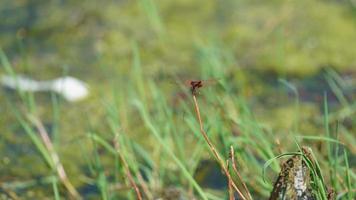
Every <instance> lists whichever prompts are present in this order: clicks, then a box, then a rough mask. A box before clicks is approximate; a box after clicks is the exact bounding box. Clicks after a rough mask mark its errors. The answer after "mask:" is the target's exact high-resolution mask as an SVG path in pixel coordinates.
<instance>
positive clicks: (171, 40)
mask: <svg viewBox="0 0 356 200" xmlns="http://www.w3.org/2000/svg"><path fill="white" fill-rule="evenodd" d="M0 47H1V48H2V50H3V51H4V52H5V54H6V56H7V58H8V60H9V61H10V63H11V65H12V68H13V70H14V71H15V72H16V73H17V74H25V75H27V76H29V77H32V78H34V79H36V80H48V79H53V78H57V77H59V76H63V75H70V76H74V77H77V78H79V79H81V80H83V81H85V82H86V83H88V85H89V86H90V95H89V97H88V98H87V99H85V100H84V101H81V102H75V103H69V102H66V101H65V100H62V99H60V98H59V100H58V102H59V103H58V105H57V106H55V108H56V109H57V110H56V109H54V110H53V98H52V100H51V95H50V94H47V93H39V94H35V96H34V98H35V100H36V113H37V115H38V116H39V117H40V118H41V120H42V121H43V123H44V124H45V126H46V127H47V128H48V130H49V132H50V133H51V132H53V135H51V136H52V139H53V142H54V144H55V146H56V150H57V151H58V154H59V155H60V157H61V160H62V162H63V165H64V166H65V168H66V169H67V173H68V174H69V177H70V179H71V181H72V182H73V184H74V185H75V186H76V187H77V188H78V190H79V191H80V193H81V194H82V195H83V196H84V197H85V198H88V199H89V198H94V199H95V198H97V197H98V196H100V189H98V188H97V187H96V186H95V181H94V180H95V178H93V177H95V176H92V175H91V174H90V172H89V171H90V170H89V169H88V168H90V167H88V165H87V160H88V159H89V160H90V157H91V154H90V153H88V152H90V151H91V150H92V149H93V147H92V142H91V141H90V140H89V139H85V137H86V135H87V133H88V132H90V131H91V132H97V133H102V137H103V138H105V139H107V140H110V138H111V137H112V135H111V134H106V133H107V132H109V131H110V127H109V126H107V124H106V123H104V121H105V120H104V119H106V118H108V115H110V112H109V111H108V109H107V108H108V106H107V105H108V104H111V102H116V97H117V98H118V99H119V103H118V104H120V105H121V107H120V106H119V110H120V111H119V113H120V114H119V115H120V122H118V123H120V125H119V126H120V127H121V129H123V130H125V132H126V134H127V137H128V139H129V140H132V141H135V143H138V144H140V145H142V146H143V147H144V148H146V151H147V152H146V153H148V154H151V153H152V154H153V155H152V158H151V159H152V160H153V161H157V158H158V157H159V155H160V154H159V153H158V152H159V151H158V150H152V149H155V148H154V147H155V145H156V144H157V142H156V141H155V140H154V139H152V138H151V137H150V136H149V135H150V133H149V131H148V130H147V129H146V128H145V127H144V123H143V122H142V120H141V118H140V117H139V116H138V114H137V110H135V108H133V106H132V104H133V103H132V99H135V98H139V99H141V100H142V102H144V104H145V105H146V106H147V107H148V110H149V111H150V112H151V113H150V114H152V113H155V112H156V110H155V108H156V107H154V106H153V108H152V109H149V108H150V107H151V106H152V105H153V104H154V103H155V101H157V99H155V94H151V92H152V91H156V90H157V91H160V92H161V93H160V94H161V95H162V96H161V98H165V99H166V100H167V104H168V105H167V106H168V109H170V110H173V112H174V115H175V117H174V118H175V119H177V120H178V121H179V120H181V121H184V120H185V119H184V118H185V117H186V116H185V115H186V112H187V111H186V110H187V109H186V108H184V109H183V108H181V107H180V106H179V105H178V106H177V104H176V103H175V100H176V99H177V98H178V97H179V93H180V92H181V87H180V86H179V85H178V84H172V82H175V81H176V80H175V79H176V78H178V79H209V78H216V79H219V80H220V84H219V85H217V86H216V87H213V88H211V90H212V91H213V93H210V96H213V97H212V98H213V99H211V98H209V95H208V94H206V93H204V91H202V96H203V97H202V99H203V100H202V101H203V104H204V105H202V107H203V110H204V109H205V111H206V113H207V114H206V117H207V118H209V120H208V119H207V120H208V121H209V122H210V121H211V120H213V119H211V118H212V117H214V116H215V115H219V116H220V114H219V112H221V116H220V117H218V119H219V120H222V121H224V119H226V118H224V116H225V115H228V116H230V115H237V116H239V115H240V113H232V112H231V113H230V111H231V110H226V109H227V108H229V106H231V105H230V104H229V102H230V101H228V100H226V99H225V97H226V96H232V97H235V96H236V97H239V98H240V97H241V98H243V99H244V100H245V102H246V105H247V107H249V108H250V109H251V112H252V113H254V116H255V119H256V121H258V122H259V123H260V124H261V127H263V128H262V129H263V130H264V131H266V132H269V133H273V134H272V135H273V136H275V137H276V141H277V140H278V141H282V142H281V143H282V145H281V147H280V148H281V149H280V150H281V152H278V151H277V150H276V149H277V148H276V149H274V150H276V151H275V152H274V153H275V154H276V155H277V154H278V153H282V152H285V151H295V150H296V148H295V145H294V142H293V137H292V136H291V135H289V134H287V133H289V132H290V131H291V130H295V129H294V128H295V124H296V123H297V122H296V121H295V118H298V120H299V121H298V126H299V129H298V134H301V135H323V134H324V126H323V125H322V121H323V112H324V109H323V103H324V95H326V97H327V98H326V99H327V102H328V105H329V107H330V108H329V111H330V113H331V115H330V120H331V121H332V123H334V124H338V123H339V125H338V126H339V127H340V128H339V131H340V133H339V134H338V138H337V139H340V141H341V142H342V143H344V144H345V148H347V149H348V150H349V151H350V154H351V155H350V157H351V160H350V165H351V169H352V170H353V172H354V170H355V162H356V161H355V159H354V155H355V152H356V149H355V125H356V121H355V120H356V118H355V111H356V104H355V97H356V95H355V94H356V1H354V0H298V1H292V0H287V1H282V0H271V1H256V0H224V1H219V0H174V1H169V0H103V1H94V0H86V1H74V0H51V1H42V0H2V1H1V2H0ZM3 74H5V70H4V68H1V69H0V75H3ZM140 83H141V85H140ZM152 85H154V88H156V89H154V90H153V89H152V87H153V86H152ZM293 89H296V91H298V95H297V96H296V95H295V91H294V90H293ZM150 91H151V92H150ZM212 94H214V95H212ZM204 95H205V98H204ZM215 95H216V96H217V97H215ZM177 96H178V97H177ZM209 99H210V100H209ZM217 99H218V100H217ZM215 100H216V101H215ZM186 101H187V102H188V103H187V104H188V107H189V105H190V104H189V101H190V99H189V98H188V99H186ZM9 102H11V103H9ZM232 102H234V101H232ZM232 102H230V103H232ZM296 102H297V104H298V105H297V106H298V107H297V110H296ZM209 103H210V104H209ZM211 103H212V104H211ZM23 104H24V102H22V101H21V100H20V98H19V97H18V95H16V93H14V92H11V91H8V90H6V89H3V90H1V91H0V113H1V116H0V130H1V133H0V186H2V188H3V191H5V189H4V188H7V189H6V191H8V190H11V191H14V192H15V193H17V195H19V196H20V197H22V198H24V199H39V198H40V199H45V198H48V199H51V198H52V192H51V187H52V186H51V185H50V184H48V183H46V180H45V178H46V177H47V176H48V175H49V174H51V173H53V171H51V170H49V169H48V168H47V166H46V164H45V163H44V161H43V159H42V158H41V156H40V155H39V154H38V152H37V151H36V150H35V147H34V146H33V144H32V143H31V140H29V138H28V136H27V135H26V134H25V133H24V132H25V131H24V130H23V128H22V127H21V125H20V123H19V122H18V120H17V119H16V116H15V114H14V111H13V105H15V107H17V106H18V107H19V109H20V110H23V109H22V107H21V106H23ZM114 104H115V103H114ZM216 104H217V105H216ZM222 104H224V105H222ZM232 104H233V103H232ZM214 106H218V107H219V106H221V107H219V108H221V110H219V111H218V112H217V111H216V110H215V111H214ZM109 110H110V109H109ZM188 110H189V109H188ZM297 111H298V112H299V114H298V116H297V117H296V115H297V114H296V112H297ZM25 112H26V111H25ZM108 113H109V114H108ZM153 115H154V114H153ZM192 116H194V114H193V115H192ZM225 117H226V116H225ZM152 118H153V119H156V117H152ZM162 120H163V121H162ZM158 121H159V123H161V124H159V125H158V126H160V127H162V129H164V126H165V121H164V118H162V119H160V120H158ZM209 122H207V124H208V125H207V126H208V127H207V129H209V130H215V131H219V130H222V129H224V128H221V127H215V128H214V126H215V124H214V122H210V125H209ZM169 123H171V122H169ZM180 126H187V127H188V125H187V124H185V123H182V124H181V125H180ZM196 126H198V125H196ZM221 126H223V127H225V126H228V128H227V127H226V129H229V130H230V132H234V131H235V132H239V130H235V129H236V127H234V126H233V125H231V123H230V122H224V123H223V124H222V125H221ZM229 130H226V131H227V132H229ZM240 131H241V130H240ZM177 132H179V131H177ZM294 133H295V132H294ZM212 134H213V133H212ZM234 134H235V135H236V134H237V135H238V134H239V133H234ZM295 134H297V133H295ZM190 139H191V138H190ZM189 143H195V142H194V139H191V140H189V139H188V144H189ZM216 143H220V141H219V140H217V141H216ZM306 144H307V145H310V146H313V147H315V148H316V151H318V152H320V155H321V156H320V157H318V158H320V159H322V160H323V159H326V157H325V155H324V157H323V152H324V150H325V148H323V145H322V142H320V141H318V142H310V143H306ZM273 145H274V144H272V143H271V146H273ZM187 148H189V145H188V146H187ZM221 151H227V150H226V149H224V148H223V146H221ZM240 151H243V149H240ZM99 154H100V157H101V159H102V162H103V163H104V164H103V166H106V168H105V167H103V168H105V169H106V170H108V171H110V169H112V168H114V166H113V164H112V160H111V157H110V156H108V155H107V153H105V152H99ZM137 154H140V153H137ZM188 154H189V153H188ZM252 154H253V153H251V155H252ZM83 155H86V156H83ZM204 155H205V156H202V160H204V159H206V158H208V157H209V154H208V153H206V154H204ZM86 157H88V158H86ZM203 158H204V159H203ZM262 160H263V161H266V160H265V159H262ZM157 162H158V161H157ZM242 162H244V161H242ZM110 163H111V164H110ZM167 163H169V161H167ZM260 164H261V166H256V170H259V169H261V168H262V165H263V163H260ZM187 166H188V168H189V164H187ZM168 168H169V167H168ZM247 168H248V166H247V167H246V169H247ZM254 169H255V168H254ZM326 171H327V170H326ZM207 173H209V172H207ZM253 173H254V172H253V171H248V170H247V171H244V172H243V174H244V175H246V177H251V174H253ZM258 173H260V171H258ZM193 174H195V177H197V179H199V174H198V175H196V173H193ZM156 176H157V177H155V178H156V179H157V180H159V181H161V182H159V181H158V182H159V184H158V183H157V184H156V185H155V184H153V185H154V186H155V187H154V188H156V189H157V188H159V189H157V190H164V188H168V187H169V186H170V185H174V186H177V187H178V186H179V185H183V186H179V187H182V188H184V181H182V182H179V181H177V180H176V179H180V178H178V177H176V178H174V177H173V178H172V177H170V176H168V178H167V177H166V176H165V175H162V174H161V175H159V173H158V175H157V174H156ZM201 176H202V177H205V175H204V174H203V175H201ZM91 178H92V179H91ZM202 179H204V178H202ZM31 181H32V182H31ZM110 181H112V180H111V179H110V178H108V182H110ZM201 182H204V181H201ZM205 182H206V181H205ZM210 182H214V180H213V181H210ZM246 182H249V181H248V180H247V181H246ZM257 182H258V181H257ZM181 183H182V184H181ZM207 184H208V183H207ZM249 184H251V185H254V184H255V183H249ZM203 185H204V184H203ZM208 185H209V184H208ZM255 185H258V183H256V184H255ZM262 185H263V184H262ZM341 185H342V184H341ZM44 188H47V189H44ZM48 188H50V189H48ZM99 188H100V187H99ZM162 188H163V189H162ZM220 189H221V188H220ZM268 189H271V188H270V186H266V187H262V189H261V188H259V187H257V186H256V187H255V188H254V194H255V195H256V196H257V197H264V198H266V196H268ZM338 189H339V190H340V191H341V190H342V187H341V186H340V188H338ZM63 190H64V189H63ZM183 190H184V191H187V190H188V189H186V188H185V189H183ZM218 190H219V189H218ZM119 193H120V192H119ZM121 193H123V194H125V191H124V192H121ZM153 193H154V192H153ZM157 193H159V192H157ZM61 194H62V195H64V196H65V192H64V191H61ZM121 195H122V194H121ZM109 196H110V195H109ZM101 197H103V196H102V193H101ZM110 198H112V199H116V198H118V199H120V198H121V197H120V195H118V196H115V195H112V196H111V197H110ZM110 198H109V199H110ZM131 198H133V197H132V196H131ZM122 199H125V198H124V197H122Z"/></svg>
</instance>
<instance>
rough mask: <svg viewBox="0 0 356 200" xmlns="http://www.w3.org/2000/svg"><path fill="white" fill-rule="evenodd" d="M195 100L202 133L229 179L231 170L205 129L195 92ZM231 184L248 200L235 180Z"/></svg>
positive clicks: (242, 197) (244, 199)
mask: <svg viewBox="0 0 356 200" xmlns="http://www.w3.org/2000/svg"><path fill="white" fill-rule="evenodd" d="M193 101H194V108H195V112H196V114H197V117H198V121H199V125H200V133H201V134H202V135H203V137H204V139H205V141H206V143H207V144H208V146H209V149H210V150H211V152H212V153H213V155H214V157H215V159H216V161H218V163H219V164H220V167H221V169H222V170H223V171H224V173H225V175H226V177H227V178H228V180H230V179H231V176H230V173H229V171H228V170H227V168H226V166H225V163H224V160H223V159H222V158H221V156H220V155H219V153H218V151H217V150H216V149H215V146H214V145H213V143H212V142H211V141H210V139H209V137H208V135H207V134H206V132H205V131H204V127H203V122H202V120H201V116H200V110H199V106H198V101H197V98H196V96H195V94H194V93H193ZM231 185H232V187H233V188H234V189H235V190H236V192H237V193H238V194H239V195H240V197H241V199H243V200H246V197H245V196H244V195H243V194H242V193H241V191H240V190H239V189H238V187H237V186H236V184H235V183H234V182H233V181H231Z"/></svg>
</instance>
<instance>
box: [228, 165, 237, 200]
mask: <svg viewBox="0 0 356 200" xmlns="http://www.w3.org/2000/svg"><path fill="white" fill-rule="evenodd" d="M226 166H227V168H228V169H229V166H230V165H229V160H226ZM228 189H229V200H234V199H235V198H234V190H233V188H232V179H231V178H229V180H228Z"/></svg>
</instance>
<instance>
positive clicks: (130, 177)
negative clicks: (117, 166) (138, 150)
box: [114, 135, 142, 200]
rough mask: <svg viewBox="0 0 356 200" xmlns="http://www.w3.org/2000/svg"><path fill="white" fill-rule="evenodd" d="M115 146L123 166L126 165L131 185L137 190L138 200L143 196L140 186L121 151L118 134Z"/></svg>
mask: <svg viewBox="0 0 356 200" xmlns="http://www.w3.org/2000/svg"><path fill="white" fill-rule="evenodd" d="M114 146H115V150H116V153H117V155H118V156H119V158H120V160H121V162H122V164H123V166H124V169H125V171H126V176H127V178H128V180H129V182H130V184H131V187H132V188H133V189H134V190H135V193H136V197H137V199H138V200H142V196H141V192H140V190H139V188H138V187H137V185H136V183H135V181H134V179H133V177H132V174H131V172H130V168H129V165H128V164H127V162H126V160H125V158H124V156H123V155H122V154H121V153H120V145H119V141H118V138H117V135H116V137H115V141H114Z"/></svg>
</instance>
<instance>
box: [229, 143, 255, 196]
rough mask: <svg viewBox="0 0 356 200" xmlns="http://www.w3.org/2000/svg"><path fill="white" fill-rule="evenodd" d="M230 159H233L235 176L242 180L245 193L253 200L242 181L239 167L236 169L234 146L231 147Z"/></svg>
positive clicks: (242, 182)
mask: <svg viewBox="0 0 356 200" xmlns="http://www.w3.org/2000/svg"><path fill="white" fill-rule="evenodd" d="M230 159H231V165H232V169H233V171H234V172H235V174H236V175H237V176H238V178H239V179H240V182H241V184H242V186H243V188H244V190H245V192H246V193H247V195H248V197H249V199H252V196H251V193H250V191H249V190H248V188H247V186H246V184H245V182H244V181H243V180H242V177H241V174H240V172H239V171H238V170H237V167H236V161H235V151H234V147H233V146H230Z"/></svg>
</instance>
